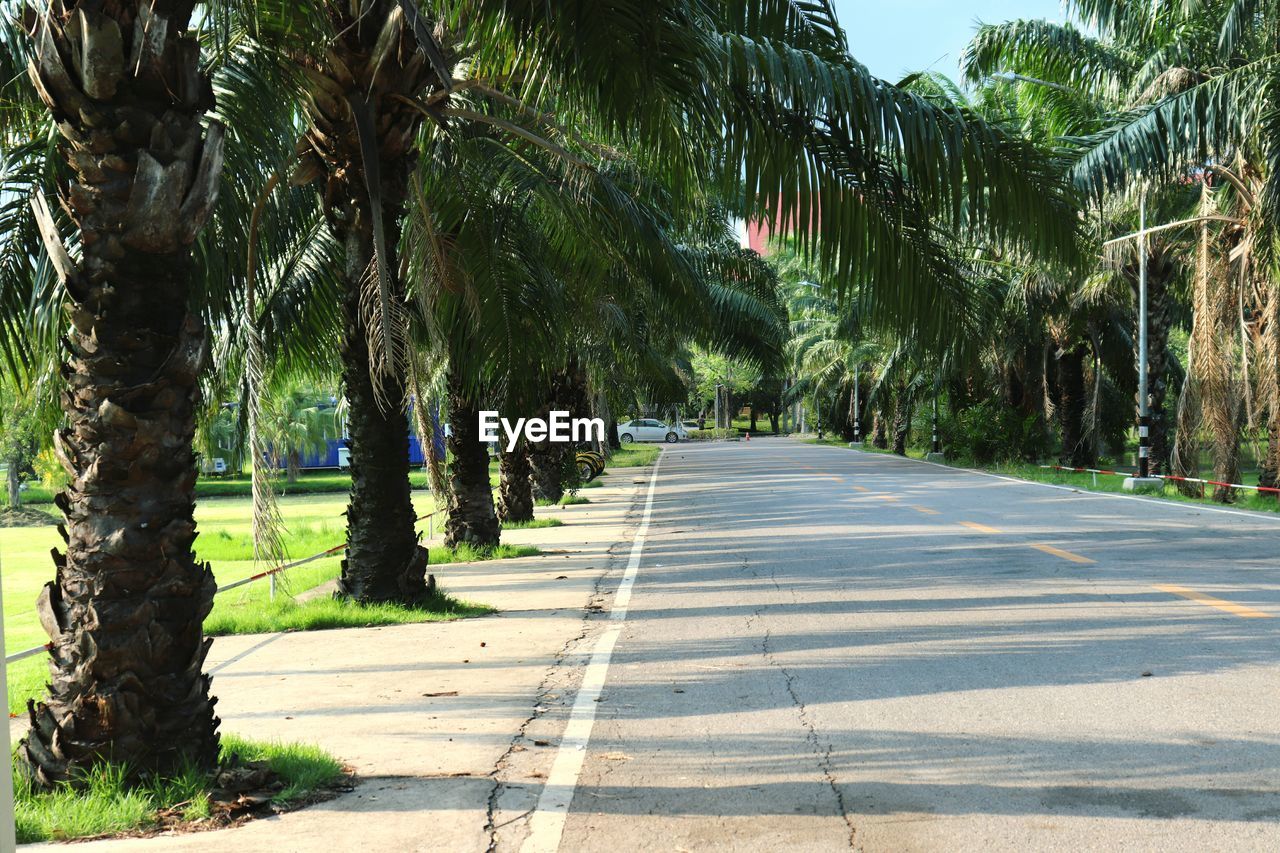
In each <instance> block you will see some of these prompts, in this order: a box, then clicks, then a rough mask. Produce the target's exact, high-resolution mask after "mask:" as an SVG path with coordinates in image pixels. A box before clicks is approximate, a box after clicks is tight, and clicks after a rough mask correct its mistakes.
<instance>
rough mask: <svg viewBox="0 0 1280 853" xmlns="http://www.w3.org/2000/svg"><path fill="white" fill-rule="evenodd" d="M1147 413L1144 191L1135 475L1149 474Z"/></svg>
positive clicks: (1141, 201)
mask: <svg viewBox="0 0 1280 853" xmlns="http://www.w3.org/2000/svg"><path fill="white" fill-rule="evenodd" d="M1150 436H1151V413H1150V411H1149V409H1148V402H1147V194H1146V192H1145V191H1144V192H1143V193H1142V194H1141V195H1139V196H1138V476H1139V477H1142V478H1144V479H1145V478H1147V477H1150V476H1151V446H1150V441H1151V437H1150Z"/></svg>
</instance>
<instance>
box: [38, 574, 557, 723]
mask: <svg viewBox="0 0 1280 853" xmlns="http://www.w3.org/2000/svg"><path fill="white" fill-rule="evenodd" d="M568 579H569V576H568V575H560V576H559V577H558V578H556V580H558V581H567V580H568ZM13 716H17V715H16V714H14V715H13Z"/></svg>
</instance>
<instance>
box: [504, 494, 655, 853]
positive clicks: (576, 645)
mask: <svg viewBox="0 0 1280 853" xmlns="http://www.w3.org/2000/svg"><path fill="white" fill-rule="evenodd" d="M643 500H644V493H643V492H642V491H640V490H637V491H636V494H635V495H634V497H633V499H632V504H631V507H630V508H629V509H628V510H627V518H628V520H630V519H631V517H632V516H637V515H638V514H639V513H640V511H641V508H642V506H643ZM639 529H640V527H639V523H638V522H637V523H636V525H635V527H634V528H633V529H632V531H631V535H630V536H629V537H625V538H623V539H620V540H618V541H615V542H614V543H613V544H611V545H610V546H609V548H608V550H607V551H606V552H605V558H604V563H605V569H604V571H602V572H600V574H599V575H597V576H596V579H595V582H594V583H593V584H592V588H591V594H590V595H589V596H588V598H587V602H586V604H585V605H584V606H583V613H582V620H581V628H580V630H579V631H578V632H577V634H575V635H574V636H572V637H570V638H569V639H567V640H565V642H564V644H563V645H561V647H560V649H559V650H558V651H557V652H556V655H555V658H554V660H553V661H552V662H551V664H550V665H549V666H548V667H547V670H546V672H545V673H544V674H543V676H542V680H541V681H540V682H539V684H538V690H537V692H536V693H535V695H534V703H533V709H532V710H531V711H530V713H529V715H528V716H527V717H525V718H524V721H523V722H521V724H520V727H519V728H518V729H517V730H516V733H515V735H513V736H512V738H511V741H510V742H509V743H508V744H507V748H506V750H504V751H503V753H502V755H500V756H499V757H498V760H497V761H495V762H494V764H493V768H492V769H491V770H490V771H489V772H488V773H487V774H486V778H488V779H490V780H491V781H492V786H491V787H490V789H489V796H488V799H487V803H486V809H485V823H484V827H483V830H484V832H485V834H486V835H487V836H488V838H489V842H488V846H487V847H486V851H487V853H495V851H497V849H498V832H499V830H501V829H502V828H503V827H506V826H509V825H510V824H512V823H515V822H516V821H519V820H522V819H524V818H527V817H529V816H530V815H531V814H532V813H533V811H534V808H536V806H535V807H534V808H529V809H527V810H525V811H523V812H521V813H519V814H516V815H515V816H514V817H512V818H509V819H507V820H504V821H502V822H501V823H499V822H498V815H499V813H500V811H501V806H500V805H499V803H498V800H499V799H500V798H501V797H502V793H503V791H505V790H506V789H508V788H521V787H524V786H523V785H518V784H517V785H513V784H511V783H510V782H509V781H508V780H506V779H504V778H503V774H504V773H505V772H506V771H507V770H508V768H509V767H510V766H511V763H512V758H513V756H515V755H516V754H517V753H521V752H526V751H527V750H528V747H529V745H530V744H531V743H532V742H533V741H532V739H530V738H529V727H530V726H532V725H533V724H534V723H535V722H537V721H538V720H541V719H542V718H544V717H546V716H547V714H548V713H549V712H551V710H552V709H553V708H555V709H556V710H558V711H560V712H562V713H564V714H566V719H567V714H568V713H569V710H570V709H571V708H572V707H573V699H574V697H576V695H577V686H573V687H572V689H569V688H570V686H571V685H572V684H573V682H575V681H577V680H578V679H579V678H580V676H581V675H582V671H583V670H584V668H585V665H586V662H587V660H588V658H589V657H590V648H589V640H590V639H593V638H594V635H595V634H596V633H597V626H598V625H599V624H603V622H604V621H605V619H607V617H608V610H606V609H605V607H604V603H605V601H606V599H607V598H608V597H609V595H610V594H612V593H611V592H610V591H607V590H606V588H605V587H606V582H607V581H609V579H610V578H612V577H614V575H616V574H619V573H620V572H621V570H622V569H623V568H624V567H625V561H624V560H623V554H624V552H625V551H626V550H627V549H628V548H629V547H630V545H631V542H632V541H633V540H634V539H635V536H636V533H637V532H638V531H639ZM624 546H626V547H625V548H624ZM616 591H617V590H616V588H615V589H614V590H613V591H612V592H616ZM584 646H588V648H585V649H584ZM575 657H576V658H581V659H582V665H580V666H575V667H573V668H572V671H571V672H568V673H567V674H568V675H569V676H571V678H570V681H569V682H568V683H566V682H565V677H566V666H567V662H568V661H569V660H570V659H572V658H575ZM540 781H545V780H540Z"/></svg>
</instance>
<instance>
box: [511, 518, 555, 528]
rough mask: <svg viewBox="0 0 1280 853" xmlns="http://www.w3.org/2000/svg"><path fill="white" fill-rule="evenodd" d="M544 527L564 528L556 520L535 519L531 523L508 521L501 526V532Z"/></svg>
mask: <svg viewBox="0 0 1280 853" xmlns="http://www.w3.org/2000/svg"><path fill="white" fill-rule="evenodd" d="M544 527H564V522H563V521H561V520H560V519H558V518H535V519H534V520H533V521H509V522H507V523H506V524H503V525H502V529H503V530H540V529H542V528H544Z"/></svg>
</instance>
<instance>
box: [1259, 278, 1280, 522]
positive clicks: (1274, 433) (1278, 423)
mask: <svg viewBox="0 0 1280 853" xmlns="http://www.w3.org/2000/svg"><path fill="white" fill-rule="evenodd" d="M1258 336H1259V339H1260V343H1261V346H1260V347H1259V349H1260V351H1261V358H1260V360H1259V365H1258V368H1259V369H1258V382H1259V384H1260V385H1261V386H1262V388H1261V390H1262V394H1261V396H1262V400H1263V406H1264V410H1265V411H1266V413H1267V450H1266V455H1265V456H1264V457H1263V458H1262V459H1261V460H1260V461H1259V464H1258V485H1260V486H1262V487H1264V488H1268V489H1274V488H1276V487H1277V485H1278V484H1280V290H1277V288H1276V286H1275V285H1274V284H1272V285H1271V286H1269V287H1268V288H1267V291H1266V303H1265V305H1264V306H1263V311H1262V322H1261V328H1260V329H1259V335H1258ZM1262 494H1265V495H1268V496H1269V497H1271V498H1272V499H1273V500H1274V499H1276V498H1277V495H1276V493H1274V492H1263V493H1262Z"/></svg>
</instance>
